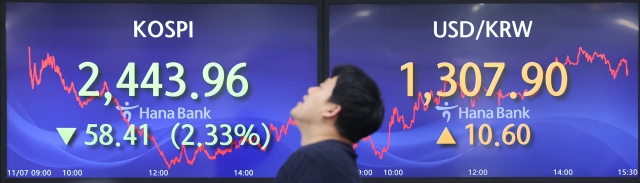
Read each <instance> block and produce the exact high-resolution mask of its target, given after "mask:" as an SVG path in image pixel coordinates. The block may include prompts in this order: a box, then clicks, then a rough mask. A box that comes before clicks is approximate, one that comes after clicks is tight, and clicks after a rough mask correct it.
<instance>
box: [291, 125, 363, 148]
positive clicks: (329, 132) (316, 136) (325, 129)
mask: <svg viewBox="0 0 640 183" xmlns="http://www.w3.org/2000/svg"><path fill="white" fill-rule="evenodd" d="M298 128H299V129H300V134H301V136H302V140H301V142H300V145H301V146H306V145H309V144H313V143H317V142H321V141H325V140H337V141H340V142H343V143H346V144H353V143H352V142H351V141H349V139H347V138H345V137H342V136H341V135H340V134H338V132H337V131H336V129H335V128H332V127H329V126H326V125H299V126H298Z"/></svg>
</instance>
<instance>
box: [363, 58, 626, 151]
mask: <svg viewBox="0 0 640 183" xmlns="http://www.w3.org/2000/svg"><path fill="white" fill-rule="evenodd" d="M580 56H584V57H585V58H586V59H587V62H589V63H593V60H594V59H595V58H600V59H602V60H603V61H604V64H606V65H607V66H609V72H610V73H611V76H613V79H616V76H618V72H619V71H620V68H621V67H622V65H623V64H624V66H625V71H626V72H625V73H626V76H629V68H628V63H627V60H626V59H624V58H622V59H621V60H620V62H618V66H617V68H616V69H613V68H612V65H611V61H609V60H608V59H607V58H606V56H605V54H601V53H598V52H594V53H593V54H589V53H588V52H587V51H585V50H584V49H582V47H579V48H578V56H577V58H576V61H575V62H573V61H571V60H570V59H569V56H568V55H567V59H566V61H565V62H564V65H567V64H568V65H571V66H576V65H578V63H579V62H580ZM555 62H558V57H556V59H555ZM456 84H457V85H458V86H460V83H458V82H456ZM446 88H447V83H446V82H444V86H443V89H441V90H438V91H441V92H444V91H445V90H446ZM458 88H459V87H458ZM483 88H484V90H485V92H486V91H487V88H485V87H483ZM524 92H527V90H526V89H525V90H524V91H523V92H516V94H517V95H518V97H520V99H521V100H524V99H525V97H524V95H523V93H524ZM427 93H428V94H427ZM509 93H510V92H507V94H503V93H502V89H498V91H497V92H496V95H494V96H497V98H498V106H500V101H501V100H502V99H504V98H506V97H508V96H509V95H508V94H509ZM425 95H431V98H432V99H433V103H435V104H436V105H440V101H441V100H442V97H436V95H434V91H433V90H431V91H429V92H425ZM534 95H535V94H534ZM534 95H532V96H531V97H533V96H534ZM460 96H461V97H462V98H465V95H464V93H462V91H460ZM469 98H470V101H471V107H475V104H476V101H477V100H478V99H480V96H475V97H469ZM420 106H422V111H427V109H429V105H428V104H426V105H425V99H424V96H423V94H422V92H421V91H420V92H418V101H417V102H414V104H413V112H412V118H411V120H410V122H409V124H407V122H406V121H405V118H404V115H401V114H399V112H398V107H394V108H393V111H392V113H391V119H390V120H389V123H388V124H389V125H388V129H387V145H386V146H382V148H381V149H380V150H378V148H376V146H375V143H374V142H373V139H372V138H371V136H368V137H365V138H363V139H362V141H363V142H365V141H369V142H370V143H371V149H373V155H375V156H377V157H378V158H380V159H382V158H383V157H384V153H386V152H388V151H389V146H391V128H392V127H393V125H394V124H397V123H402V130H408V129H411V127H412V126H413V124H414V123H415V119H416V112H417V111H418V110H420ZM357 147H358V143H355V144H354V145H353V148H354V149H355V148H357Z"/></svg>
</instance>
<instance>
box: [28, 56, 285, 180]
mask: <svg viewBox="0 0 640 183" xmlns="http://www.w3.org/2000/svg"><path fill="white" fill-rule="evenodd" d="M28 53H29V77H30V78H31V89H35V86H36V85H40V83H41V82H42V72H43V71H44V70H45V69H46V68H51V69H53V71H54V72H55V73H56V74H58V76H59V77H60V82H61V84H62V87H63V88H64V90H65V91H66V92H67V93H69V94H71V92H73V94H74V95H75V99H76V101H78V105H79V106H80V108H84V107H85V106H87V105H89V103H90V102H91V101H93V99H94V98H95V97H87V98H86V99H85V100H82V99H81V98H80V96H78V91H77V90H76V88H75V84H74V83H73V82H70V83H69V84H68V85H67V82H66V80H65V79H64V77H63V75H62V71H61V70H60V67H59V66H58V65H57V64H56V59H55V57H54V56H50V55H49V54H47V57H46V59H44V60H42V61H41V63H40V68H39V69H38V67H37V65H36V63H32V62H31V47H29V48H28ZM38 71H39V72H38ZM105 92H110V90H109V85H108V83H107V82H106V81H104V82H103V84H102V89H100V93H99V96H100V97H102V96H103V94H104V93H105ZM112 100H113V102H114V103H115V104H116V105H117V106H118V108H117V109H118V110H119V111H120V116H121V117H122V120H123V121H124V122H125V123H126V124H127V127H129V125H130V124H129V121H128V120H127V118H126V117H125V115H124V113H123V110H122V106H121V105H120V102H119V101H118V99H117V98H115V97H113V98H112ZM290 125H296V122H295V121H294V120H293V119H291V118H289V120H288V121H287V124H286V125H282V127H281V128H278V127H276V126H274V125H273V123H271V124H269V130H270V132H274V133H275V134H276V135H275V137H276V142H279V141H280V139H281V137H282V135H283V134H284V135H286V134H287V132H288V130H289V126H290ZM136 131H137V133H138V135H140V136H142V135H143V131H142V130H140V129H136ZM147 137H148V139H149V140H150V141H151V142H152V143H153V145H154V146H155V147H156V149H157V150H158V153H159V154H160V156H161V157H162V159H163V160H164V163H165V164H166V165H167V168H168V169H171V167H172V166H173V165H176V164H178V163H180V162H182V158H183V157H184V158H185V159H186V161H187V164H189V165H193V164H194V163H195V161H196V157H197V155H198V153H200V152H203V153H204V154H205V155H206V156H207V158H208V159H209V160H215V159H216V158H217V157H218V155H222V156H224V155H225V154H228V153H231V152H233V149H234V148H235V149H238V148H240V147H241V144H240V143H237V142H236V140H235V139H234V140H233V141H231V146H230V147H228V148H223V149H221V148H217V149H216V150H215V151H214V152H213V153H211V152H209V150H207V149H206V148H205V146H200V147H198V148H197V149H196V150H195V151H194V152H193V156H191V158H189V155H188V154H187V150H186V148H185V146H182V148H180V155H178V156H176V157H173V158H171V159H168V158H167V156H166V155H165V154H164V151H163V150H161V149H160V146H159V145H158V142H157V141H156V138H155V137H154V136H153V135H151V134H147ZM242 138H247V136H244V137H242ZM258 148H260V149H262V144H258ZM263 151H266V149H263Z"/></svg>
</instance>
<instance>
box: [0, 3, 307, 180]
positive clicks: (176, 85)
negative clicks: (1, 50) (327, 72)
mask: <svg viewBox="0 0 640 183" xmlns="http://www.w3.org/2000/svg"><path fill="white" fill-rule="evenodd" d="M317 9H318V7H317V5H316V4H134V3H127V4H113V3H109V4H102V3H13V2H12V3H7V6H6V38H7V39H6V51H7V52H6V53H7V55H6V58H7V62H6V67H7V80H6V81H3V82H2V83H3V84H4V83H5V82H6V85H7V87H6V88H7V103H6V108H4V107H3V109H2V110H6V113H7V116H8V120H7V121H8V122H7V134H5V136H4V137H2V138H7V161H6V163H7V172H6V173H7V177H9V178H25V177H26V178H32V177H41V178H64V177H66V178H138V177H157V178H161V177H217V178H225V177H226V178H229V177H274V176H275V175H276V172H277V170H278V168H279V167H280V166H281V165H282V164H283V163H284V161H285V160H286V158H287V157H288V155H289V154H290V153H291V152H293V151H294V150H295V149H297V148H298V147H299V146H300V140H299V139H300V137H299V136H300V134H299V132H298V131H297V130H296V129H295V125H296V124H295V122H294V121H293V120H292V119H291V118H290V117H289V112H290V109H291V108H292V107H294V106H295V104H296V103H297V101H299V100H300V98H301V97H302V96H303V95H304V94H306V91H307V90H306V89H307V87H309V86H312V85H317V81H318V72H317V68H318V23H317V22H318V20H317V15H318V12H317ZM3 67H4V66H3ZM3 161H4V160H3ZM3 163H4V162H3Z"/></svg>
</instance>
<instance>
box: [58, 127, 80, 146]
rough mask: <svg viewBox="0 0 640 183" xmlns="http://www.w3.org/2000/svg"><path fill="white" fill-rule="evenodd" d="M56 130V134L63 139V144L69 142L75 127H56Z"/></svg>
mask: <svg viewBox="0 0 640 183" xmlns="http://www.w3.org/2000/svg"><path fill="white" fill-rule="evenodd" d="M56 129H57V130H58V134H60V137H62V140H63V141H64V145H68V144H69V140H71V137H73V133H75V132H76V128H56Z"/></svg>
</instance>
